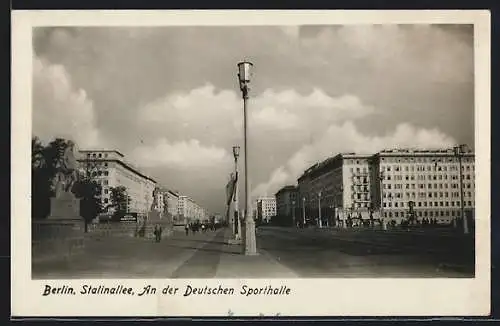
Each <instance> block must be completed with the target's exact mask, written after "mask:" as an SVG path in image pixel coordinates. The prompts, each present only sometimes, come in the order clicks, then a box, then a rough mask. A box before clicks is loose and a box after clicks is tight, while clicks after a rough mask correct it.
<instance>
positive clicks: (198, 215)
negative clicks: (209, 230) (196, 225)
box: [177, 195, 208, 223]
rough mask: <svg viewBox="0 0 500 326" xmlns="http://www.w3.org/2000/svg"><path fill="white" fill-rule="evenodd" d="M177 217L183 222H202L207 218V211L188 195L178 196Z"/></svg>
mask: <svg viewBox="0 0 500 326" xmlns="http://www.w3.org/2000/svg"><path fill="white" fill-rule="evenodd" d="M177 207H178V209H177V212H178V213H177V214H178V219H179V220H181V221H184V222H188V223H189V222H195V221H199V222H203V221H205V220H207V219H208V212H207V211H206V210H205V209H204V208H203V207H201V206H200V205H198V204H197V203H196V202H195V201H194V200H193V199H191V198H190V197H188V196H182V195H180V196H179V197H178V206H177Z"/></svg>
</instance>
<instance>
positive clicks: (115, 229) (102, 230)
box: [86, 222, 138, 238]
mask: <svg viewBox="0 0 500 326" xmlns="http://www.w3.org/2000/svg"><path fill="white" fill-rule="evenodd" d="M87 231H88V232H87V235H86V236H87V237H90V238H105V237H135V236H136V233H137V231H138V225H137V223H132V222H109V223H96V224H90V225H89V226H88V230H87Z"/></svg>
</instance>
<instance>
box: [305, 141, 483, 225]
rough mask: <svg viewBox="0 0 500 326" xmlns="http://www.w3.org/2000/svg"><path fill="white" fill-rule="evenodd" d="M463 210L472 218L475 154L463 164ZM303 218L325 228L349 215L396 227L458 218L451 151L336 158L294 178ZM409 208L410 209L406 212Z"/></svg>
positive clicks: (466, 156)
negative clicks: (408, 221) (412, 221)
mask: <svg viewBox="0 0 500 326" xmlns="http://www.w3.org/2000/svg"><path fill="white" fill-rule="evenodd" d="M461 162H462V164H461V165H462V173H463V183H462V185H463V195H464V196H463V205H464V210H465V212H467V213H468V214H469V215H471V214H473V208H474V206H475V202H474V153H472V152H467V153H465V154H464V155H463V157H462V159H461ZM298 196H299V201H301V200H302V207H301V208H302V214H303V215H305V218H306V219H309V220H312V221H317V218H318V216H319V209H320V208H319V206H321V216H322V220H323V222H324V223H325V222H326V223H332V224H334V223H336V221H337V220H340V221H343V220H345V219H346V218H347V216H350V217H352V218H357V217H361V218H362V219H367V218H370V216H371V217H373V218H375V219H379V218H383V219H384V220H394V221H395V222H396V223H399V222H401V220H403V219H407V218H408V217H409V215H410V212H411V214H412V216H413V217H415V218H417V219H422V218H427V219H435V220H436V221H437V222H438V223H450V222H451V221H453V219H455V218H459V217H460V214H461V213H460V208H461V205H460V176H459V161H458V157H456V156H455V154H454V152H453V150H451V149H443V150H411V149H401V150H384V151H381V152H379V153H376V154H373V155H359V154H355V153H347V154H338V155H336V156H334V157H331V158H329V159H327V160H325V161H323V162H321V163H318V164H315V165H314V166H312V167H310V168H309V169H308V170H306V171H305V172H304V174H303V175H302V176H301V177H299V179H298ZM410 206H411V210H410Z"/></svg>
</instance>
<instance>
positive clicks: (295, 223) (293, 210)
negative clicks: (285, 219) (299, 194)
mask: <svg viewBox="0 0 500 326" xmlns="http://www.w3.org/2000/svg"><path fill="white" fill-rule="evenodd" d="M292 220H293V227H296V226H297V222H295V200H292Z"/></svg>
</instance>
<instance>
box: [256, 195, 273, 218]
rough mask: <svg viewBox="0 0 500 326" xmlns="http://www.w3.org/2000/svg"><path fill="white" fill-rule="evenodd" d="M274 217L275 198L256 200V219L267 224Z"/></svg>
mask: <svg viewBox="0 0 500 326" xmlns="http://www.w3.org/2000/svg"><path fill="white" fill-rule="evenodd" d="M274 216H276V198H275V197H261V198H258V199H257V219H259V220H261V221H262V222H263V223H269V222H270V221H271V218H273V217H274Z"/></svg>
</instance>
